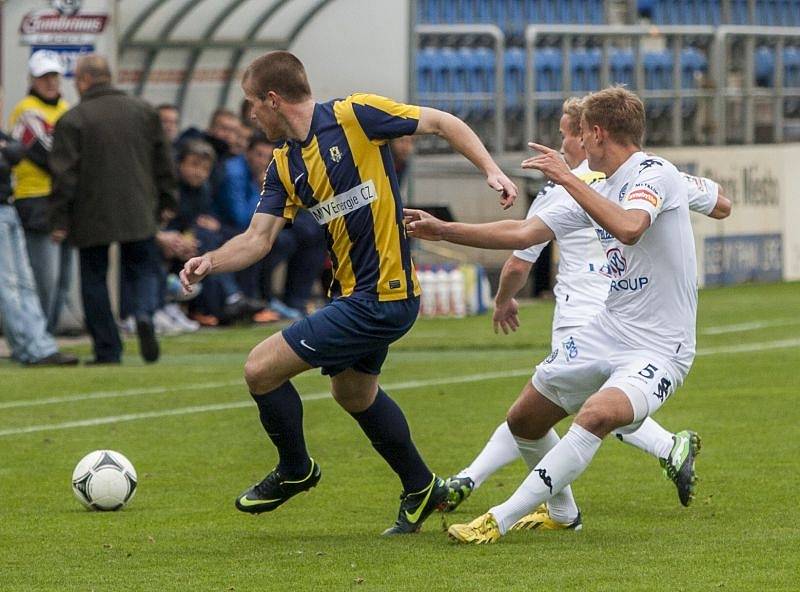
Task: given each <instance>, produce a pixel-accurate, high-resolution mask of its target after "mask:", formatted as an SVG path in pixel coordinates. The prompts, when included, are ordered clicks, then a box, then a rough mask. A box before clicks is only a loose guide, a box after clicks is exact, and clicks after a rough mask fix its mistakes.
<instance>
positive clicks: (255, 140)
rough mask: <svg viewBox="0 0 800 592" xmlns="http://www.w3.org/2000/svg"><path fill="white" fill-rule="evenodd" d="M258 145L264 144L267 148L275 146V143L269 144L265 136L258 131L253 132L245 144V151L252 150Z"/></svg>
mask: <svg viewBox="0 0 800 592" xmlns="http://www.w3.org/2000/svg"><path fill="white" fill-rule="evenodd" d="M259 144H266V145H267V146H275V142H270V141H269V138H267V135H266V134H265V133H264V132H262V131H259V130H256V131H254V132H253V135H252V136H250V141H249V142H247V149H248V150H252V149H253V148H255V147H256V146H258V145H259Z"/></svg>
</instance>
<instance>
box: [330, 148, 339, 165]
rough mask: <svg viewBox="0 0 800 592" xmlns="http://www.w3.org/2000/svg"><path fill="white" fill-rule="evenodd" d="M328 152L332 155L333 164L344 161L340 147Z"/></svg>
mask: <svg viewBox="0 0 800 592" xmlns="http://www.w3.org/2000/svg"><path fill="white" fill-rule="evenodd" d="M328 152H329V153H330V155H331V160H332V161H333V162H341V161H342V151H341V150H339V147H338V146H331V147H330V149H329V150H328Z"/></svg>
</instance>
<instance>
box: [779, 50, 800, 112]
mask: <svg viewBox="0 0 800 592" xmlns="http://www.w3.org/2000/svg"><path fill="white" fill-rule="evenodd" d="M783 70H784V75H783V85H784V86H785V87H786V88H791V89H793V90H800V47H786V48H784V50H783ZM785 111H786V115H787V116H790V117H800V98H797V97H792V98H788V99H786V103H785Z"/></svg>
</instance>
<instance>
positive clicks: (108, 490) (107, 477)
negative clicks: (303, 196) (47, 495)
mask: <svg viewBox="0 0 800 592" xmlns="http://www.w3.org/2000/svg"><path fill="white" fill-rule="evenodd" d="M72 492H73V493H74V494H75V497H77V498H78V501H80V502H81V503H82V504H83V505H84V506H86V507H87V508H89V509H90V510H119V509H120V508H122V507H123V506H125V505H126V504H127V503H128V502H130V501H131V499H132V498H133V494H134V493H136V469H134V468H133V465H132V464H131V461H129V460H128V459H127V458H125V456H124V455H122V454H120V453H119V452H114V451H113V450H95V451H94V452H90V453H89V454H87V455H86V456H84V457H83V458H82V459H81V460H80V462H79V463H78V466H76V467H75V470H74V471H73V472H72Z"/></svg>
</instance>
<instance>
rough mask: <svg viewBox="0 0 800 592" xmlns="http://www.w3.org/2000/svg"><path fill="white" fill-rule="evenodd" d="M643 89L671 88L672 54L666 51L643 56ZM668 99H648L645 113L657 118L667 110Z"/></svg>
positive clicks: (648, 53)
mask: <svg viewBox="0 0 800 592" xmlns="http://www.w3.org/2000/svg"><path fill="white" fill-rule="evenodd" d="M642 63H643V65H644V87H645V89H647V90H666V89H669V88H671V87H672V53H671V52H670V51H669V50H668V49H665V50H662V51H652V52H647V53H645V54H644V57H643V58H642ZM669 106H670V101H669V99H649V100H648V101H647V113H648V115H649V116H650V117H659V116H661V115H663V114H664V113H666V112H667V111H668V110H669Z"/></svg>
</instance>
